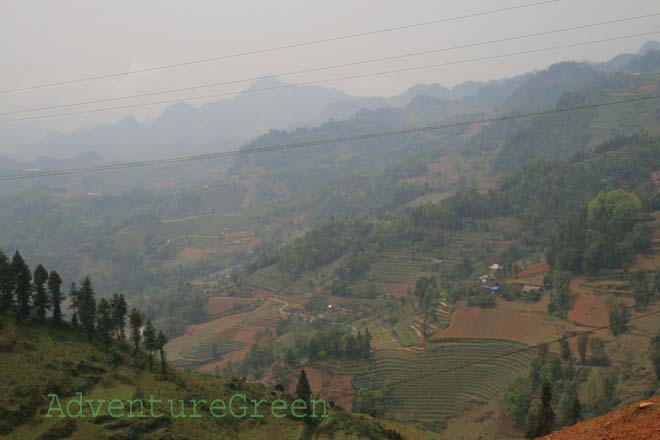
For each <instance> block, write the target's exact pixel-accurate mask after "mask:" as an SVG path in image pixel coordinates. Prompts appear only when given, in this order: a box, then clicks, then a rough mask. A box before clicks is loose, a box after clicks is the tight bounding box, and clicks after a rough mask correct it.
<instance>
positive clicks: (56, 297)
mask: <svg viewBox="0 0 660 440" xmlns="http://www.w3.org/2000/svg"><path fill="white" fill-rule="evenodd" d="M61 289H62V278H60V274H58V273H57V272H55V271H51V273H50V276H49V277H48V292H49V294H50V302H51V304H52V306H53V322H54V323H55V324H59V323H61V322H62V301H63V300H64V299H65V296H63V295H62V290H61Z"/></svg>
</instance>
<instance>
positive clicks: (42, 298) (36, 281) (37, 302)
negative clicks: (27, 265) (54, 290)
mask: <svg viewBox="0 0 660 440" xmlns="http://www.w3.org/2000/svg"><path fill="white" fill-rule="evenodd" d="M46 281H48V271H47V270H46V268H44V267H43V266H42V265H41V264H39V265H38V266H37V268H36V269H34V275H33V285H34V295H33V297H32V304H33V305H34V311H35V314H36V316H37V319H38V320H39V321H44V320H45V319H46V312H47V311H48V310H49V309H50V301H49V299H48V293H47V292H46Z"/></svg>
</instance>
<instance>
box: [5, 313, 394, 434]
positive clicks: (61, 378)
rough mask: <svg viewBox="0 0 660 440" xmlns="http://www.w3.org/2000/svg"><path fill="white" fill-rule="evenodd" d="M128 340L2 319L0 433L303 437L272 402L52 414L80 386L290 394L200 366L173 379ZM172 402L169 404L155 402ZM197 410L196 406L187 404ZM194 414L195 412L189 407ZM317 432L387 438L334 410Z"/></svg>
mask: <svg viewBox="0 0 660 440" xmlns="http://www.w3.org/2000/svg"><path fill="white" fill-rule="evenodd" d="M131 354H132V353H131V349H130V347H128V346H121V345H119V344H115V345H114V346H113V347H112V348H110V349H108V348H103V347H99V346H97V345H92V344H89V343H88V342H87V341H86V339H85V338H84V337H83V336H82V335H80V334H78V333H76V332H74V331H72V330H70V329H66V328H61V329H55V328H52V327H50V326H48V327H45V326H44V327H36V328H35V327H26V326H15V325H12V324H7V322H6V321H5V322H3V330H2V332H1V333H0V371H1V372H2V374H1V375H0V435H6V438H7V439H41V440H45V439H56V438H70V439H90V438H98V439H117V440H118V439H138V438H139V439H163V440H164V439H169V440H173V439H181V440H183V439H206V438H222V439H274V438H291V439H297V438H300V436H301V434H302V432H303V429H304V426H303V423H302V422H301V421H300V420H296V419H293V418H291V417H286V418H283V419H275V418H273V417H272V416H271V415H270V412H269V411H268V406H267V405H265V406H264V408H265V411H264V414H265V417H264V418H263V419H248V418H246V419H235V418H231V417H226V418H223V419H214V418H212V417H210V416H208V408H207V411H206V416H205V417H202V418H189V417H188V418H173V417H171V416H169V415H165V416H164V417H162V418H150V417H147V418H119V419H117V418H112V417H109V416H108V414H107V413H106V411H105V408H104V409H102V410H101V412H100V414H99V416H98V417H90V415H91V414H90V413H89V412H86V413H85V415H86V417H84V418H77V419H69V418H64V419H60V418H45V417H44V415H45V413H46V411H47V408H48V403H49V399H48V398H47V394H49V393H57V394H58V395H59V396H60V397H61V402H62V405H66V403H67V402H68V399H70V398H71V397H73V396H74V394H75V393H76V392H82V393H84V398H85V399H88V398H93V399H106V400H107V401H109V400H111V399H122V400H126V399H143V400H145V401H147V402H148V399H149V396H150V395H153V396H155V397H157V398H159V399H162V400H166V399H175V400H179V399H184V400H190V399H208V400H209V401H210V400H212V399H225V400H228V399H230V398H231V396H232V395H233V394H235V393H245V394H246V395H247V397H248V399H266V400H270V401H272V400H274V399H277V398H280V397H281V398H283V399H290V397H288V396H287V395H285V394H283V393H282V392H278V391H275V390H272V389H270V388H268V387H266V386H264V385H261V384H247V383H245V382H243V381H240V380H238V379H232V380H222V379H217V378H212V377H209V376H205V375H202V374H199V373H192V372H185V371H179V370H170V373H169V375H168V377H167V379H163V378H162V377H161V376H160V374H158V373H156V372H151V371H149V370H148V368H146V366H145V359H144V356H143V355H140V356H138V359H137V360H135V359H133V357H132V356H131ZM156 407H157V408H159V409H161V410H166V412H169V410H168V409H167V408H166V406H165V405H159V404H157V405H156ZM188 410H190V407H189V408H188ZM187 414H188V415H190V412H189V411H188V412H187ZM319 431H320V432H323V433H324V435H322V436H318V437H317V438H329V437H331V436H334V438H337V439H349V438H355V439H357V438H361V439H371V438H376V439H380V438H383V437H382V430H381V429H380V428H379V427H377V426H376V425H374V424H372V423H370V422H368V421H363V420H360V419H358V418H356V417H353V416H350V415H348V414H346V413H344V412H342V411H341V410H338V409H336V410H331V411H330V417H329V418H328V419H325V420H324V421H323V423H321V425H320V426H319Z"/></svg>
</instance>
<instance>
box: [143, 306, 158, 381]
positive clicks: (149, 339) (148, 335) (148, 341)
mask: <svg viewBox="0 0 660 440" xmlns="http://www.w3.org/2000/svg"><path fill="white" fill-rule="evenodd" d="M142 339H143V340H144V348H145V350H147V360H148V362H149V369H150V370H151V368H152V367H153V364H154V355H153V353H154V350H155V349H156V329H155V328H154V326H153V324H152V323H151V319H147V323H146V324H145V326H144V333H143V334H142Z"/></svg>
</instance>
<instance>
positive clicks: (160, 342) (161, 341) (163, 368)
mask: <svg viewBox="0 0 660 440" xmlns="http://www.w3.org/2000/svg"><path fill="white" fill-rule="evenodd" d="M165 344H167V338H166V337H165V334H164V333H163V332H162V331H159V332H158V336H157V337H156V349H157V350H158V352H159V353H160V372H161V374H162V375H163V376H165V373H166V372H167V365H166V363H165V350H164V347H165Z"/></svg>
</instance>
